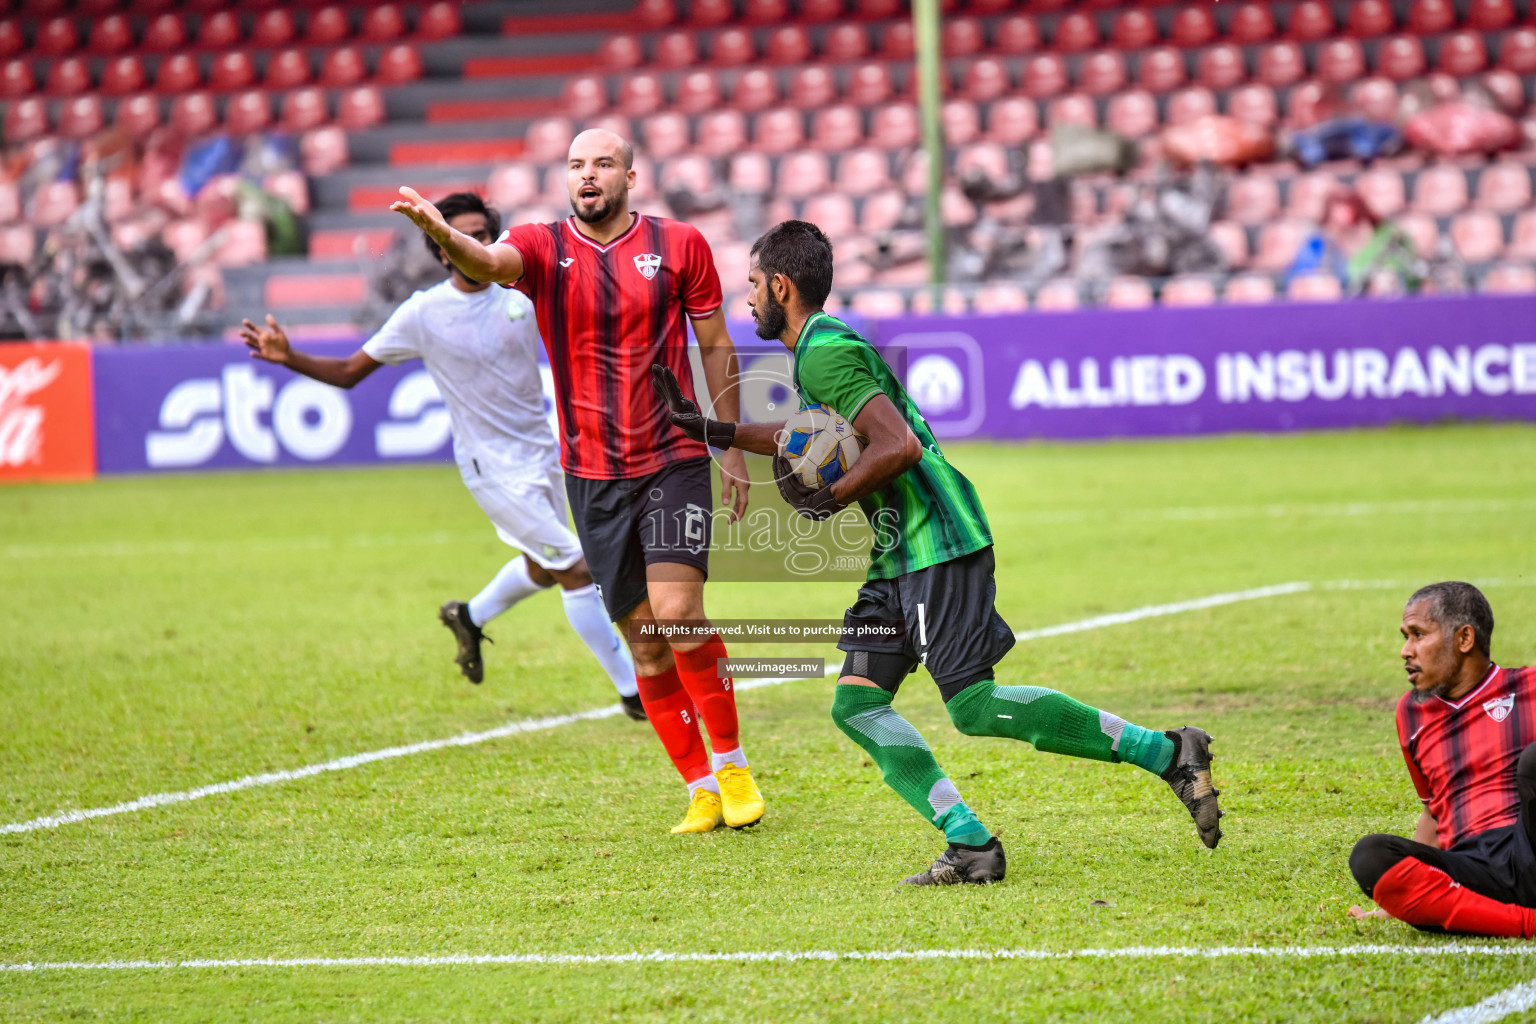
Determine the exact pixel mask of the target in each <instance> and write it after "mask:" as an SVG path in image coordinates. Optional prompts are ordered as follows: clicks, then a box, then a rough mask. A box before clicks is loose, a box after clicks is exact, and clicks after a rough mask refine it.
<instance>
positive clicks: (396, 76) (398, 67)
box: [373, 43, 423, 85]
mask: <svg viewBox="0 0 1536 1024" xmlns="http://www.w3.org/2000/svg"><path fill="white" fill-rule="evenodd" d="M422 70H423V68H422V63H421V54H420V53H418V52H417V50H416V47H414V46H412V45H411V44H410V43H396V44H394V45H393V46H391V47H389V48H388V49H386V50H385V51H384V52H383V53H382V54H380V55H379V68H378V70H377V71H376V72H374V76H373V77H374V78H377V79H378V80H379V81H381V82H385V83H388V84H390V85H399V84H401V83H402V82H414V81H416V79H418V78H420V77H421V73H422Z"/></svg>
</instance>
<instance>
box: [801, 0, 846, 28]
mask: <svg viewBox="0 0 1536 1024" xmlns="http://www.w3.org/2000/svg"><path fill="white" fill-rule="evenodd" d="M799 15H800V20H801V21H805V22H811V23H813V24H814V23H818V22H823V21H832V20H833V19H835V18H841V17H842V16H843V2H842V0H800V11H799Z"/></svg>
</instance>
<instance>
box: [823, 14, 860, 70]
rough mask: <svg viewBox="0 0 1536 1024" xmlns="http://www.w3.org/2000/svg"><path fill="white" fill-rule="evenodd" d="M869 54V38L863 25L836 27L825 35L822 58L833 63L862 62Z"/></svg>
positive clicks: (850, 24)
mask: <svg viewBox="0 0 1536 1024" xmlns="http://www.w3.org/2000/svg"><path fill="white" fill-rule="evenodd" d="M868 53H869V36H868V34H867V33H866V32H865V31H864V26H863V25H855V24H852V23H849V24H844V25H838V26H837V27H836V28H833V29H832V30H831V31H829V32H828V33H827V41H826V45H825V46H824V47H823V50H822V57H823V58H824V59H826V60H828V61H830V62H833V63H843V62H846V61H852V60H863V59H864V57H865V56H866V55H867V54H868Z"/></svg>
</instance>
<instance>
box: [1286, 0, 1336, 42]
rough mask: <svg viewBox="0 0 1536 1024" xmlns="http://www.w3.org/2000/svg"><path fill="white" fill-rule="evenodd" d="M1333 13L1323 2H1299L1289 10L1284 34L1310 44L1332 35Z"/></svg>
mask: <svg viewBox="0 0 1536 1024" xmlns="http://www.w3.org/2000/svg"><path fill="white" fill-rule="evenodd" d="M1333 31H1334V28H1333V11H1332V10H1331V9H1330V8H1329V6H1328V5H1327V4H1326V3H1324V2H1323V0H1301V2H1300V3H1298V4H1296V5H1295V6H1294V7H1292V8H1291V17H1290V20H1289V22H1288V23H1287V25H1286V31H1285V34H1286V35H1287V36H1288V37H1289V38H1291V39H1296V40H1300V41H1301V42H1312V41H1313V40H1316V39H1323V38H1326V37H1327V36H1330V35H1332V34H1333Z"/></svg>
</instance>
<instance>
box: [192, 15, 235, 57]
mask: <svg viewBox="0 0 1536 1024" xmlns="http://www.w3.org/2000/svg"><path fill="white" fill-rule="evenodd" d="M238 42H240V19H239V18H238V17H237V16H236V15H235V14H234V13H233V12H232V11H217V12H215V13H213V14H210V15H208V16H207V17H205V18H204V19H203V23H202V25H200V26H199V27H198V30H197V45H198V46H201V47H203V48H205V49H209V50H224V49H228V48H229V47H231V46H234V45H235V44H236V43H238Z"/></svg>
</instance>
